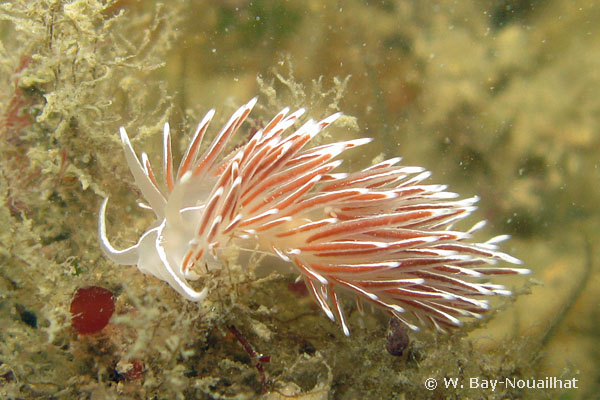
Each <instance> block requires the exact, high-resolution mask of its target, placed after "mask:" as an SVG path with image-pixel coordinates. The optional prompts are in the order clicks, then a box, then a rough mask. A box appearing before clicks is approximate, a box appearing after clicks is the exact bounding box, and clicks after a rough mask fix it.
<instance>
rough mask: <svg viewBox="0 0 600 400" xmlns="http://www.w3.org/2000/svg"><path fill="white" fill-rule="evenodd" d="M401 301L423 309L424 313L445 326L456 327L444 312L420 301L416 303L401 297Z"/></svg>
mask: <svg viewBox="0 0 600 400" xmlns="http://www.w3.org/2000/svg"><path fill="white" fill-rule="evenodd" d="M402 302H403V303H405V304H407V305H410V306H411V307H413V308H418V309H420V310H423V311H424V312H425V314H429V316H430V317H434V316H435V318H434V319H435V322H437V323H441V324H443V325H445V326H447V327H451V326H452V327H456V324H455V323H453V322H452V321H451V320H449V318H448V317H447V316H446V315H445V314H444V313H442V312H441V311H439V310H437V309H436V308H435V307H433V306H428V305H425V304H421V303H418V302H416V301H413V300H409V299H403V300H402ZM436 306H437V304H436Z"/></svg>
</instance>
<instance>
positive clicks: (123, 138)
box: [119, 127, 131, 146]
mask: <svg viewBox="0 0 600 400" xmlns="http://www.w3.org/2000/svg"><path fill="white" fill-rule="evenodd" d="M119 134H120V135H121V142H122V143H123V144H124V145H127V146H131V143H130V142H129V136H127V131H126V130H125V128H124V127H120V128H119Z"/></svg>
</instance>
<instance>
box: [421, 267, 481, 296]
mask: <svg viewBox="0 0 600 400" xmlns="http://www.w3.org/2000/svg"><path fill="white" fill-rule="evenodd" d="M411 275H413V276H416V277H418V278H423V279H425V283H426V284H427V285H430V286H434V284H435V282H441V283H443V284H445V285H444V286H453V287H454V290H457V291H459V292H460V291H463V292H464V293H467V294H469V295H471V296H472V295H477V294H481V292H480V291H479V290H478V288H477V284H474V283H470V282H466V281H463V280H460V279H457V278H452V277H449V276H446V275H440V274H433V273H430V272H428V271H411Z"/></svg>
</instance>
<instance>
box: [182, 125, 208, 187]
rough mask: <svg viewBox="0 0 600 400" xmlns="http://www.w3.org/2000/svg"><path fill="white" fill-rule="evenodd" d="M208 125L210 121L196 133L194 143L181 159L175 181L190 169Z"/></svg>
mask: <svg viewBox="0 0 600 400" xmlns="http://www.w3.org/2000/svg"><path fill="white" fill-rule="evenodd" d="M209 124H210V121H208V122H207V123H205V124H204V125H203V126H202V127H200V130H199V131H198V134H197V135H196V136H195V138H194V141H193V142H192V143H191V144H190V146H189V147H188V151H187V153H186V155H185V158H184V159H183V162H182V163H181V167H179V173H178V174H177V179H181V177H182V176H183V174H185V173H186V172H187V171H188V170H189V169H190V166H191V164H192V162H193V161H194V159H195V158H196V156H197V155H198V148H199V146H200V143H201V142H202V138H203V137H204V134H205V133H206V130H207V129H208V125H209Z"/></svg>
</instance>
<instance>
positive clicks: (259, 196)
mask: <svg viewBox="0 0 600 400" xmlns="http://www.w3.org/2000/svg"><path fill="white" fill-rule="evenodd" d="M255 103H256V98H255V99H252V100H251V101H250V102H248V103H247V104H246V105H244V106H242V107H240V108H239V109H238V110H237V111H236V112H235V113H234V114H233V116H232V117H231V118H230V120H229V122H227V123H226V124H225V126H224V127H223V128H222V129H221V131H220V132H219V134H218V135H217V136H216V137H215V139H214V140H213V142H212V143H211V145H210V146H208V148H207V150H206V151H204V152H203V154H201V155H199V153H200V144H201V141H202V138H203V136H204V135H205V133H206V131H207V128H208V125H209V123H210V121H211V119H212V117H213V115H214V110H211V111H209V112H208V113H207V114H206V116H205V117H204V119H203V120H202V121H201V122H200V124H199V125H198V128H197V129H196V132H195V133H194V136H193V137H192V140H191V141H190V143H189V146H188V148H187V151H186V152H185V154H184V156H183V158H182V160H181V163H180V166H179V168H178V170H177V171H174V169H173V157H172V154H171V139H170V132H169V126H168V124H165V128H164V146H163V152H164V165H163V168H162V169H163V175H164V179H165V184H164V187H162V186H161V185H159V183H158V182H157V180H156V177H155V176H156V175H155V174H154V172H153V170H152V168H151V166H150V162H149V160H148V157H147V155H146V154H145V153H142V155H141V160H140V159H139V158H138V157H137V155H136V153H135V152H134V150H133V148H132V146H131V143H130V141H129V137H128V135H127V133H126V132H125V129H124V128H121V131H120V132H121V141H122V144H123V149H124V152H125V159H126V160H127V164H128V166H129V168H130V169H131V173H132V174H133V177H134V180H135V183H136V185H137V187H138V188H139V189H140V191H141V193H142V195H143V196H144V198H145V200H146V201H147V203H148V205H149V207H150V208H151V209H152V210H153V211H154V214H155V215H156V223H154V224H153V225H152V226H151V227H150V228H149V229H148V230H147V231H146V233H144V234H143V235H142V237H141V238H140V240H139V241H138V243H137V244H136V245H134V246H132V247H130V248H127V249H124V250H117V249H115V248H114V247H113V246H112V245H111V244H110V242H109V240H108V238H107V236H106V223H105V215H106V206H107V201H108V199H105V200H104V202H103V204H102V207H101V210H100V216H99V234H100V243H101V247H102V249H103V251H104V253H105V254H106V255H107V256H108V257H109V258H110V259H111V260H113V261H114V262H116V263H119V264H124V265H134V264H135V265H137V267H138V268H139V269H140V270H141V271H142V272H144V273H148V274H152V275H154V276H156V277H157V278H159V279H161V280H163V281H165V282H167V283H168V284H169V285H171V286H172V287H173V288H174V289H175V290H176V291H177V292H179V293H180V294H181V295H182V296H184V297H185V298H186V299H188V300H191V301H202V300H203V299H204V298H205V297H206V295H207V289H206V287H205V288H204V289H203V290H201V291H197V290H195V289H194V288H193V287H192V286H191V285H190V284H189V281H190V280H196V279H198V278H200V277H201V276H202V274H203V273H206V272H207V269H209V268H211V269H212V268H219V263H218V260H219V258H220V255H221V254H222V251H223V248H225V247H227V246H230V245H236V246H239V247H240V248H245V249H254V248H256V247H257V245H258V248H259V249H260V250H261V251H266V252H269V253H271V254H273V255H275V256H277V257H279V258H281V259H283V260H285V261H288V262H291V263H293V264H294V265H295V266H296V267H297V270H298V272H299V273H300V276H301V278H302V279H303V280H304V282H305V283H306V286H307V288H308V291H309V292H310V293H311V295H312V297H313V298H314V300H315V301H316V302H317V303H318V304H319V306H320V307H321V309H322V310H323V311H324V312H325V314H326V315H327V316H328V317H329V318H330V319H332V320H334V321H335V320H337V321H338V322H339V324H340V325H341V327H342V329H343V331H344V333H345V334H346V335H349V329H348V326H347V324H346V322H345V319H344V314H343V309H342V304H341V301H340V297H339V292H340V291H341V289H343V291H346V292H350V293H352V294H354V295H355V297H356V300H357V304H358V306H359V308H360V309H361V310H362V302H368V303H371V304H374V305H377V306H379V307H381V308H382V309H384V310H386V311H387V312H389V313H390V314H392V315H393V316H394V317H396V318H397V319H398V320H399V321H401V322H403V323H404V324H406V326H408V327H409V328H411V329H415V330H416V329H418V326H419V325H421V326H429V327H433V328H435V329H437V330H440V331H443V330H445V328H452V327H458V326H460V325H461V323H462V320H464V319H465V318H472V317H473V318H479V317H480V316H481V314H483V313H485V312H486V311H487V310H488V308H489V305H488V302H487V301H486V300H485V299H482V298H483V297H488V296H492V295H509V294H510V292H509V291H508V290H506V289H505V288H504V287H503V286H501V285H498V284H492V283H487V282H485V283H481V282H482V278H483V277H485V276H489V275H502V274H526V273H528V272H529V271H528V270H526V269H519V268H507V267H499V266H496V265H495V264H497V263H498V262H506V263H512V264H520V263H521V262H520V261H519V260H518V259H516V258H514V257H512V256H510V255H508V254H505V253H502V252H501V251H499V250H498V247H497V243H499V242H501V241H503V240H505V239H507V238H508V236H506V235H502V236H497V237H494V238H492V239H490V240H488V241H487V242H485V243H477V242H474V241H473V240H472V233H473V232H474V231H476V230H478V229H479V228H481V227H482V226H483V225H484V222H479V223H477V224H475V225H474V226H473V228H471V229H470V230H468V231H466V232H463V231H457V230H453V228H452V226H453V224H454V223H455V222H457V221H459V220H462V219H463V218H465V217H467V216H468V215H469V214H470V213H471V212H472V211H473V210H475V208H476V207H475V203H476V202H477V200H478V199H477V198H476V197H473V198H468V199H456V198H457V197H458V196H457V195H456V194H455V193H451V192H448V191H446V186H443V185H430V184H422V183H421V182H422V181H423V180H425V179H426V178H428V177H429V176H430V173H429V172H427V171H425V170H424V169H423V168H420V167H406V166H398V165H397V164H398V163H399V161H400V158H392V159H389V160H386V161H383V162H380V163H378V164H375V165H372V166H370V167H368V168H365V169H363V170H361V171H357V172H350V173H340V172H333V170H334V169H336V168H337V167H338V166H339V165H340V164H341V161H340V160H334V159H335V158H336V157H337V156H339V155H340V154H342V153H343V152H344V151H346V150H349V149H352V148H356V147H358V146H362V145H365V144H367V143H369V142H370V141H371V139H354V140H348V141H342V142H336V143H328V144H322V145H318V146H314V147H310V146H309V142H310V141H311V139H313V138H314V137H315V136H316V135H317V134H319V132H321V131H322V130H323V129H324V128H326V127H327V126H328V125H330V124H331V123H333V122H334V121H335V120H336V119H337V118H339V116H340V115H341V114H340V113H337V114H333V115H331V116H329V117H327V118H325V119H323V120H321V121H318V122H315V121H313V120H308V121H307V122H305V123H304V124H303V125H302V126H301V127H299V128H298V129H297V130H295V131H294V132H292V133H290V134H287V135H285V136H284V133H285V132H287V131H288V130H290V128H291V127H292V126H293V125H294V124H295V123H296V122H297V121H298V119H299V117H300V116H301V115H302V114H303V113H304V110H303V109H300V110H297V111H295V112H293V113H291V114H289V115H288V113H289V109H287V108H286V109H284V110H282V111H281V112H279V113H278V114H277V115H276V116H275V117H274V118H273V119H272V120H271V121H270V122H269V123H268V124H267V125H266V126H265V127H264V128H263V129H260V130H258V131H257V132H256V133H255V134H254V135H253V136H252V137H251V138H250V140H248V142H247V143H246V144H244V145H242V146H241V147H239V148H237V149H235V150H233V151H232V152H231V153H227V152H226V151H225V149H226V145H227V143H228V141H229V140H230V139H231V137H232V136H233V135H234V134H235V133H236V131H238V130H239V128H240V126H241V125H242V123H243V122H244V120H245V119H246V117H247V116H248V114H249V113H250V111H251V110H252V108H253V106H254V105H255Z"/></svg>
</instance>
